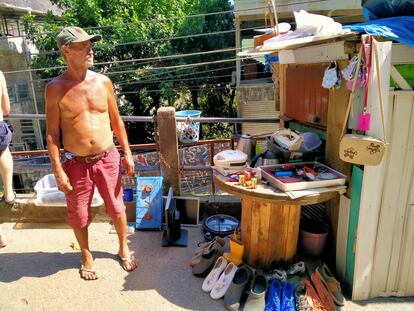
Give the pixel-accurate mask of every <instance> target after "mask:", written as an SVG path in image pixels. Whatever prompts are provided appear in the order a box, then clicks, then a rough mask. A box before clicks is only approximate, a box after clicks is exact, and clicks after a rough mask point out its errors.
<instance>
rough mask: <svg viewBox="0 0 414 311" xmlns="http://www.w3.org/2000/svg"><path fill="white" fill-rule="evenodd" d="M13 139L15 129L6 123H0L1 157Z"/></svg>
mask: <svg viewBox="0 0 414 311" xmlns="http://www.w3.org/2000/svg"><path fill="white" fill-rule="evenodd" d="M12 137H13V128H12V126H11V125H9V124H7V123H6V122H4V121H0V155H1V154H2V153H3V151H4V150H5V149H7V147H8V146H9V144H10V143H11V141H12Z"/></svg>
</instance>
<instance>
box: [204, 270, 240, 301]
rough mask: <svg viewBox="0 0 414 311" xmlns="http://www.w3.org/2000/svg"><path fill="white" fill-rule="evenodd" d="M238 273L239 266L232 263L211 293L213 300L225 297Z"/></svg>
mask: <svg viewBox="0 0 414 311" xmlns="http://www.w3.org/2000/svg"><path fill="white" fill-rule="evenodd" d="M236 271H237V266H236V265H235V264H234V263H232V262H230V263H229V264H228V265H227V266H226V268H225V269H224V271H223V273H222V274H221V275H220V277H219V279H218V280H217V282H216V283H215V284H214V286H213V288H212V290H211V292H210V297H211V298H213V299H220V298H221V297H224V295H225V294H226V292H227V290H228V289H229V287H230V285H231V283H232V281H233V278H234V275H235V274H236Z"/></svg>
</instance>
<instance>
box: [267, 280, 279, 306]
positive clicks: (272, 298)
mask: <svg viewBox="0 0 414 311" xmlns="http://www.w3.org/2000/svg"><path fill="white" fill-rule="evenodd" d="M280 293H281V286H280V282H279V281H278V280H273V281H272V283H270V285H269V290H268V292H267V297H266V306H265V310H266V311H280Z"/></svg>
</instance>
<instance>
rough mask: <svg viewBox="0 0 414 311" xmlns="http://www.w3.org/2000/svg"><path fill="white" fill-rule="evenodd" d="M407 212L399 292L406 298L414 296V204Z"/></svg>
mask: <svg viewBox="0 0 414 311" xmlns="http://www.w3.org/2000/svg"><path fill="white" fill-rule="evenodd" d="M407 210H408V214H407V225H406V228H407V231H406V234H405V243H404V244H405V249H404V256H403V260H402V264H401V266H402V269H401V273H400V280H399V285H398V292H399V293H400V294H401V295H404V296H414V262H413V258H414V204H410V205H409V206H408V209H407Z"/></svg>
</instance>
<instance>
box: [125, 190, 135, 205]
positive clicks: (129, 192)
mask: <svg viewBox="0 0 414 311" xmlns="http://www.w3.org/2000/svg"><path fill="white" fill-rule="evenodd" d="M123 199H124V201H127V202H131V201H134V190H133V189H131V188H125V189H124V197H123Z"/></svg>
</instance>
